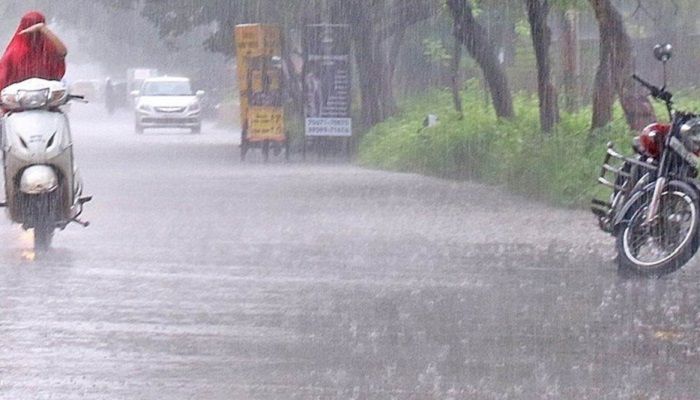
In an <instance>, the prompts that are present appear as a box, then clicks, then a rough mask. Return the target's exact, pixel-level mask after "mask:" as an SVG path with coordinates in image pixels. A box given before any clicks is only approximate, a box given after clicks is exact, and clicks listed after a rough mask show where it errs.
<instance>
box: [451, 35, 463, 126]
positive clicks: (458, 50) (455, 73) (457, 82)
mask: <svg viewBox="0 0 700 400" xmlns="http://www.w3.org/2000/svg"><path fill="white" fill-rule="evenodd" d="M461 61H462V43H460V41H459V39H458V38H457V35H455V49H454V52H453V53H452V82H451V83H452V85H451V86H452V99H453V101H454V104H455V111H457V113H458V114H459V119H463V118H464V109H463V108H462V92H461V89H462V80H461V79H460V73H459V66H460V63H461Z"/></svg>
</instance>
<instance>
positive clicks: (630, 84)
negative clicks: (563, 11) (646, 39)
mask: <svg viewBox="0 0 700 400" xmlns="http://www.w3.org/2000/svg"><path fill="white" fill-rule="evenodd" d="M589 1H590V3H591V6H592V7H593V9H594V10H595V15H596V19H597V20H598V27H599V30H600V65H599V67H598V72H597V73H596V80H595V88H594V96H593V107H594V108H593V121H592V128H593V129H595V128H600V127H603V126H605V125H607V124H608V123H609V122H610V121H611V119H612V118H611V117H612V104H613V101H614V98H613V93H614V92H617V95H618V96H619V97H620V103H621V105H622V109H623V110H624V113H625V118H626V119H627V124H628V125H629V126H630V128H632V129H633V130H641V129H643V128H644V127H645V126H646V125H647V124H650V123H652V122H654V121H656V115H655V114H654V109H653V107H652V105H651V102H650V101H649V99H648V98H647V94H646V93H645V92H644V91H643V90H642V88H641V87H640V86H639V85H637V84H636V83H635V82H634V80H633V79H632V74H633V72H634V57H633V49H632V42H631V40H630V38H629V36H628V35H627V31H626V30H625V26H624V21H623V20H622V16H621V15H620V13H619V12H618V11H617V10H616V9H615V7H614V5H613V4H612V3H611V1H610V0H589ZM613 91H614V92H613Z"/></svg>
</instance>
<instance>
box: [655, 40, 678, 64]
mask: <svg viewBox="0 0 700 400" xmlns="http://www.w3.org/2000/svg"><path fill="white" fill-rule="evenodd" d="M672 55H673V46H671V45H670V44H669V43H666V44H657V45H656V46H654V57H656V59H657V60H659V61H661V62H664V63H665V62H666V61H668V60H670V59H671V56H672Z"/></svg>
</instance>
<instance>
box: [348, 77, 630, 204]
mask: <svg viewBox="0 0 700 400" xmlns="http://www.w3.org/2000/svg"><path fill="white" fill-rule="evenodd" d="M537 104H538V102H537V99H536V98H534V97H530V96H527V95H518V96H516V98H515V104H514V105H515V108H516V114H517V117H516V118H515V119H514V120H511V121H498V120H497V119H496V117H495V115H494V113H493V110H492V109H491V107H490V105H489V104H488V102H486V101H485V96H484V94H483V93H482V92H480V90H479V89H478V86H477V85H476V84H474V83H470V84H469V85H468V87H467V89H466V92H465V95H464V109H465V118H464V119H462V120H460V119H459V118H458V116H457V114H456V113H455V112H454V110H453V108H452V102H451V97H450V94H449V93H447V92H442V91H436V92H433V93H430V94H427V95H425V96H423V97H420V98H414V99H410V100H408V101H407V102H405V104H404V105H403V107H402V112H401V113H400V114H399V115H398V116H397V117H395V118H393V119H390V120H388V121H386V122H384V123H382V124H380V125H377V126H376V127H375V128H374V129H373V130H372V131H370V132H369V133H368V134H367V135H366V136H365V138H364V140H363V142H362V143H361V146H360V162H361V164H363V165H365V166H369V167H376V168H382V169H388V170H395V171H407V172H417V173H422V174H427V175H434V176H438V177H444V178H454V179H473V180H478V181H482V182H487V183H491V184H496V185H505V186H506V187H508V188H509V189H510V190H512V191H513V192H516V193H519V194H523V195H526V196H528V197H533V198H536V199H539V200H545V201H549V202H552V203H555V204H559V205H566V206H584V205H587V204H588V203H589V201H590V199H591V197H592V196H593V195H594V194H595V193H596V192H597V191H599V190H600V189H599V188H598V187H597V185H596V183H595V182H596V178H597V174H598V173H599V171H600V163H601V162H602V159H603V155H604V152H605V147H606V144H607V142H608V141H611V140H612V141H614V142H616V143H617V145H618V148H620V149H627V148H629V143H630V138H631V136H630V134H629V132H628V130H627V127H626V124H625V121H624V119H623V118H621V115H622V113H621V111H620V110H617V111H616V112H617V115H618V116H619V118H617V119H616V121H615V122H614V123H613V124H612V125H611V126H610V127H608V128H606V129H605V130H601V131H598V132H595V133H593V134H591V133H590V132H589V129H588V126H589V125H590V120H591V115H590V111H588V110H586V111H581V112H578V113H575V114H564V115H562V121H561V123H560V124H559V126H558V128H557V131H556V132H554V133H552V134H551V135H545V134H543V133H541V132H540V131H539V111H538V105H537ZM428 113H433V114H437V115H439V117H440V123H439V124H438V125H437V126H436V127H433V128H429V129H421V127H422V121H423V119H424V117H425V115H426V114H428Z"/></svg>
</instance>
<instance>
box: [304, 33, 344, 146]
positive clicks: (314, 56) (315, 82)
mask: <svg viewBox="0 0 700 400" xmlns="http://www.w3.org/2000/svg"><path fill="white" fill-rule="evenodd" d="M303 38H304V39H303V40H304V59H305V64H304V77H303V78H304V94H305V104H304V110H305V117H306V136H310V137H350V136H352V119H351V118H350V107H351V101H352V96H351V91H350V89H351V82H352V76H351V72H350V32H349V27H348V25H336V24H317V25H308V26H306V27H305V30H304V36H303Z"/></svg>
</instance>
